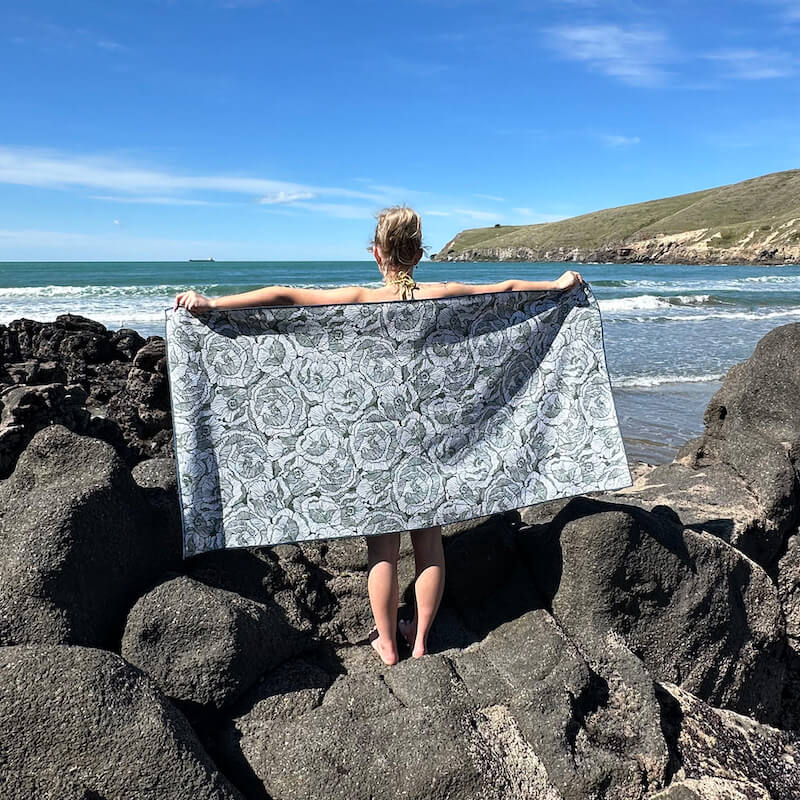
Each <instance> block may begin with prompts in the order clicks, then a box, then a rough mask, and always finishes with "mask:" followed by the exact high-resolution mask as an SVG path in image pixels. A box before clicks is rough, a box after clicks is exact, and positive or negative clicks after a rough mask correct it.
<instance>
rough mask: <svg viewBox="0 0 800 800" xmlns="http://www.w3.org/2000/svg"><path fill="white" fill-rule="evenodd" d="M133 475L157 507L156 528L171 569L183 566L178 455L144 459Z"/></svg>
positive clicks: (154, 513) (152, 506)
mask: <svg viewBox="0 0 800 800" xmlns="http://www.w3.org/2000/svg"><path fill="white" fill-rule="evenodd" d="M131 475H132V477H133V479H134V480H135V481H136V483H137V484H138V486H139V488H140V489H141V490H142V494H143V495H144V496H145V497H146V498H147V501H148V503H149V504H150V507H151V508H152V509H153V528H154V533H155V535H156V537H157V539H158V541H159V543H160V544H159V549H160V552H161V553H162V554H163V556H164V563H165V565H166V566H167V567H169V568H170V569H176V570H180V569H182V567H183V546H182V537H183V527H182V525H181V508H180V501H179V499H178V479H177V475H176V472H175V459H174V458H150V459H147V460H145V461H140V462H139V463H138V464H137V465H136V466H135V467H134V468H133V469H132V470H131Z"/></svg>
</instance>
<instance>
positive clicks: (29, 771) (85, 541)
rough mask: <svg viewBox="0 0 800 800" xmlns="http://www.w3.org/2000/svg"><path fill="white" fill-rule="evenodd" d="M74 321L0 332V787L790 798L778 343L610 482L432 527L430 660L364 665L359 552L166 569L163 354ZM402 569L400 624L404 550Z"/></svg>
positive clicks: (174, 501)
mask: <svg viewBox="0 0 800 800" xmlns="http://www.w3.org/2000/svg"><path fill="white" fill-rule="evenodd" d="M28 322H29V321H28ZM23 323H24V324H23ZM86 323H91V321H86ZM86 323H84V322H80V321H79V320H75V319H71V320H68V321H66V322H61V323H59V325H60V326H61V327H58V328H53V329H46V330H45V329H44V328H42V327H41V326H43V325H45V324H44V323H34V324H27V323H26V322H25V321H16V322H15V323H11V324H10V325H9V326H6V328H5V329H4V330H3V337H5V338H3V339H1V340H0V341H3V342H4V345H3V346H4V348H5V350H4V352H6V353H8V352H10V351H9V347H10V346H11V345H13V346H15V347H17V350H16V351H13V350H12V351H11V352H13V360H12V361H8V360H7V361H6V362H5V363H6V365H8V364H10V365H11V367H12V369H11V370H10V371H9V369H8V368H6V369H5V371H4V372H3V377H2V379H3V380H6V378H7V379H8V381H9V383H8V388H7V389H6V392H5V394H4V395H3V396H2V397H0V401H2V400H4V399H5V400H6V405H5V406H4V409H3V412H4V413H5V416H4V417H0V420H6V421H8V420H11V419H12V418H13V419H18V420H19V419H23V420H28V419H29V420H32V421H31V422H30V427H33V428H36V427H37V426H40V427H39V429H37V430H34V431H32V432H31V431H30V430H29V429H28V423H27V422H24V421H23V423H22V424H21V427H22V429H23V431H24V436H23V438H21V439H19V440H17V444H15V445H13V447H11V446H10V447H9V450H8V451H7V452H11V451H12V450H13V448H14V447H16V448H17V449H19V453H18V454H17V455H16V456H14V457H10V458H8V460H7V462H6V463H7V465H8V469H9V470H13V472H11V474H10V476H9V477H8V478H6V479H5V480H2V481H0V644H4V645H5V646H0V760H1V761H2V769H1V770H0V776H1V777H0V782H3V783H0V794H2V795H3V796H4V797H5V796H8V797H12V798H16V797H20V798H23V797H32V796H41V797H48V796H53V797H56V796H58V797H66V798H71V797H75V798H90V797H145V798H146V797H155V796H159V797H176V798H181V797H184V796H185V797H202V798H205V797H208V798H212V797H213V798H216V797H248V798H249V797H252V798H259V800H263V798H273V799H274V800H281V799H282V798H300V797H303V798H305V797H317V796H325V797H330V798H332V800H333V799H335V798H337V797H347V798H360V797H365V798H366V797H372V798H376V800H377V798H383V797H386V798H389V797H391V798H394V797H398V796H403V797H407V798H415V797H418V798H423V797H424V798H436V797H441V798H444V797H447V798H475V797H481V798H484V799H485V800H491V799H492V798H501V797H502V798H506V797H513V798H520V800H525V799H526V798H531V799H533V798H536V799H537V800H538V798H551V799H552V800H556V799H558V798H561V799H562V800H568V799H570V798H575V799H576V800H577V799H578V798H580V799H581V800H583V798H587V797H607V798H620V799H622V798H625V800H638V799H641V800H650V799H651V798H659V800H684V798H703V800H705V799H706V798H728V797H729V798H762V797H763V798H775V799H778V800H790V799H791V800H793V799H794V798H796V797H797V796H800V649H799V646H800V533H798V530H797V526H798V519H799V515H800V494H798V491H797V486H798V479H797V471H796V470H797V463H798V462H797V457H796V454H797V453H798V452H799V451H800V448H798V440H800V410H798V406H797V400H796V398H797V396H798V394H797V389H798V388H799V387H798V384H800V369H799V368H798V366H797V364H796V363H795V359H794V358H793V354H794V353H796V352H797V351H798V350H797V345H798V344H800V325H792V326H784V328H781V329H777V330H775V331H773V332H772V333H771V334H769V335H768V336H767V337H765V338H764V339H763V340H762V342H761V343H760V344H759V346H758V347H757V348H756V351H755V352H754V354H753V356H752V357H751V359H750V360H749V361H748V362H745V363H744V364H742V365H739V366H738V367H736V368H734V369H733V370H731V371H730V373H729V374H728V376H727V377H726V379H725V381H723V385H722V389H721V390H720V392H719V393H718V395H716V396H715V398H714V399H713V400H712V402H711V403H710V404H709V407H708V409H707V411H706V418H705V423H706V428H705V431H704V433H703V435H702V436H701V437H698V439H696V440H693V441H692V442H690V443H688V444H687V445H686V446H685V447H684V448H683V450H682V451H681V453H680V454H679V458H678V459H676V461H675V462H673V463H672V464H668V465H662V466H659V467H655V468H644V469H642V470H640V471H639V474H638V476H637V480H636V484H635V485H634V486H633V487H632V488H630V489H626V490H623V491H620V492H614V493H607V494H603V495H597V496H596V497H593V498H571V499H566V500H560V501H555V502H551V503H545V504H541V505H538V506H535V507H532V508H530V509H524V510H522V511H521V513H511V514H506V515H497V516H494V517H491V518H483V519H478V520H473V521H471V522H466V523H460V524H458V525H453V526H449V527H448V528H446V529H445V531H444V543H445V557H446V561H447V585H446V589H445V595H444V598H443V601H442V606H441V609H440V611H439V614H438V616H437V621H436V624H435V626H434V629H433V631H432V632H431V636H430V639H429V645H430V653H429V654H428V655H426V656H424V657H423V658H421V659H418V660H417V659H413V658H411V657H410V654H409V653H408V652H407V651H401V652H402V657H401V661H400V663H399V664H397V665H395V666H393V667H385V666H384V665H383V664H382V662H381V661H380V660H379V659H378V657H377V655H376V654H375V653H374V651H373V650H372V648H371V647H370V646H369V644H368V634H369V631H370V628H371V627H372V620H371V615H370V610H369V604H368V599H367V591H366V583H367V580H366V579H367V562H366V548H365V546H364V541H363V540H362V539H349V540H334V541H330V542H316V543H307V544H306V543H303V544H301V545H281V546H278V547H272V548H268V547H263V548H239V549H232V550H223V551H216V552H210V553H204V554H201V555H199V556H195V557H193V558H190V559H187V560H183V559H182V558H181V547H180V535H181V526H180V517H179V507H178V498H177V486H176V479H175V472H174V460H173V458H172V457H171V456H170V455H169V454H164V453H161V452H160V451H162V450H164V449H165V448H166V447H167V445H166V437H161V438H159V431H161V432H162V433H163V432H164V431H166V430H167V429H168V428H169V425H170V422H169V418H168V416H167V417H166V422H165V417H164V412H165V411H167V410H168V408H169V405H168V401H169V398H168V396H165V395H164V393H163V389H164V387H165V386H166V384H165V383H163V381H164V380H165V374H164V373H163V372H162V367H163V353H164V351H163V342H162V341H160V340H159V339H158V338H157V337H151V338H150V339H149V340H147V341H144V340H137V339H136V338H135V337H132V336H128V335H124V336H120V335H116V334H110V335H106V334H103V333H102V331H99V330H98V329H97V328H95V327H93V325H94V323H92V324H91V325H89V324H86ZM35 326H40V327H39V328H37V327H35ZM70 326H72V327H70ZM9 330H11V331H13V332H14V336H13V337H12V336H10V334H9V333H8V331H9ZM73 335H77V336H79V338H78V339H76V340H75V341H72V342H71V343H70V339H71V337H72V336H73ZM98 337H99V338H98ZM101 340H102V341H101ZM79 341H84V342H85V343H86V346H87V348H88V352H89V353H90V354H91V358H90V360H86V359H83V360H81V358H80V351H79V348H78V345H77V342H79ZM103 342H105V344H103ZM9 343H10V344H9ZM36 353H42V354H43V357H44V356H46V357H47V358H48V360H47V361H39V360H37V359H38V356H37V355H36ZM62 353H63V354H64V361H63V362H62V361H60V360H59V359H60V358H61V354H62ZM115 353H117V354H118V355H115ZM109 354H111V355H110V358H111V360H110V361H105V362H103V361H102V360H99V359H101V358H106V357H109ZM115 362H116V363H118V364H124V365H127V371H126V372H125V375H124V376H123V377H121V378H120V381H122V382H121V383H119V384H117V385H116V390H115V391H113V392H111V391H110V389H111V388H113V387H112V384H111V383H110V382H107V381H106V382H104V381H102V380H101V381H100V382H99V383H98V382H97V381H98V378H97V376H98V375H99V374H100V371H99V370H97V369H96V368H97V367H98V365H103V364H105V365H108V364H113V363H115ZM82 365H83V366H82ZM90 367H91V369H90ZM107 375H108V373H107ZM12 377H13V381H12ZM35 380H41V381H47V382H42V383H39V384H36V383H25V381H35ZM93 381H94V382H93ZM102 386H105V387H107V388H108V389H109V391H110V393H109V394H106V395H105V400H104V401H103V402H104V403H105V405H104V409H105V412H106V413H107V414H108V416H107V417H103V416H99V415H98V414H97V411H98V409H99V408H100V405H99V403H100V399H99V398H101V397H103V396H104V390H103V389H102V388H101V387H102ZM59 387H61V388H59ZM121 387H125V388H124V392H126V393H128V394H129V395H130V396H129V397H128V398H127V399H125V398H123V397H122V396H121V395H120V394H119V393H120V392H122V391H123V389H122V388H121ZM167 388H168V387H167ZM28 391H33V392H34V393H35V394H34V396H33V397H31V396H27V397H28V399H25V398H26V394H25V392H28ZM37 392H38V394H36V393H37ZM68 395H69V396H70V397H71V398H72V399H71V400H69V401H67V396H68ZM35 398H38V399H39V400H40V401H41V405H39V406H37V405H36V402H37V400H36V399H35ZM48 404H49V405H48ZM25 408H30V410H29V411H24V410H21V409H25ZM48 409H49V411H48ZM59 409H61V410H64V411H65V412H66V410H67V409H68V410H69V415H67V414H66V413H65V414H64V416H63V419H64V420H65V422H64V423H63V424H62V423H56V424H53V423H52V421H48V419H49V418H48V414H51V413H52V414H53V415H54V414H56V412H57V411H58V410H59ZM25 414H28V415H30V416H27V417H25V416H24V415H25ZM20 415H23V416H20ZM37 415H38V416H37ZM37 420H38V421H37ZM87 420H88V422H87ZM92 420H104V421H105V422H106V423H107V424H108V425H110V426H113V427H112V428H108V427H106V428H99V427H93V425H94V424H95V423H92ZM81 425H83V426H84V427H83V429H82V430H76V429H77V428H78V427H80V426H81ZM165 425H166V427H164V426H165ZM8 427H9V425H6V429H8ZM2 428H3V423H2V422H0V429H2ZM109 430H114V431H116V432H117V433H118V435H119V437H120V442H121V444H119V443H118V444H117V445H116V446H115V445H112V444H110V443H109V442H108V440H107V439H105V440H104V436H105V435H106V434H107V433H108V431H109ZM28 434H30V435H29V436H28ZM7 435H8V434H7ZM26 436H27V437H28V438H27V440H25V437H26ZM2 441H3V439H2V430H0V442H2ZM153 443H155V446H153ZM151 452H152V453H153V454H154V455H153V456H152V457H150V454H151ZM399 575H400V589H401V597H402V608H401V614H403V615H406V616H408V615H409V614H410V606H409V603H410V602H411V600H412V598H413V582H414V560H413V552H412V549H411V547H410V542H409V539H408V537H402V540H401V552H400V567H399ZM86 645H91V646H90V647H87V646H86ZM97 648H103V649H97ZM87 731H90V732H92V733H93V735H92V737H89V738H87V736H88V735H87ZM123 781H124V784H123Z"/></svg>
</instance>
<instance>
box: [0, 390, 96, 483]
mask: <svg viewBox="0 0 800 800" xmlns="http://www.w3.org/2000/svg"><path fill="white" fill-rule="evenodd" d="M0 401H2V404H3V405H2V411H0V478H6V477H8V476H9V475H10V474H11V473H12V471H13V470H14V466H15V465H16V463H17V459H18V458H19V456H20V453H22V451H23V450H24V449H25V448H26V447H27V446H28V442H30V440H31V439H32V438H33V435H34V434H35V433H36V432H37V431H40V430H41V429H42V428H45V427H47V426H48V425H54V424H58V425H63V426H64V427H66V428H69V429H70V430H73V431H77V432H79V433H84V432H85V431H86V430H87V429H88V428H89V426H90V420H91V414H90V413H89V412H88V411H87V410H86V407H85V406H86V391H85V390H84V389H83V388H82V387H81V386H79V385H77V384H75V385H70V386H64V384H63V383H50V384H46V385H44V386H25V385H21V386H12V387H10V388H8V389H6V390H5V391H4V392H3V393H2V395H1V396H0Z"/></svg>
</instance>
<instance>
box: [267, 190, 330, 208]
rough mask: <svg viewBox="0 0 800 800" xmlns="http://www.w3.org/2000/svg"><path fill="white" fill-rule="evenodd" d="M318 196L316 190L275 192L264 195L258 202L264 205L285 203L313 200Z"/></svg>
mask: <svg viewBox="0 0 800 800" xmlns="http://www.w3.org/2000/svg"><path fill="white" fill-rule="evenodd" d="M315 197H316V195H315V194H314V192H283V191H281V192H274V193H273V194H268V195H265V196H264V197H262V198H261V199H260V200H259V201H258V202H259V203H263V204H264V205H280V204H283V203H295V202H297V201H298V200H313V199H314V198H315Z"/></svg>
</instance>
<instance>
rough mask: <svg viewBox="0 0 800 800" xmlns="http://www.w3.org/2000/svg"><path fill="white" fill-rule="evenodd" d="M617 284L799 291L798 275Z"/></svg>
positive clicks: (623, 283) (646, 288)
mask: <svg viewBox="0 0 800 800" xmlns="http://www.w3.org/2000/svg"><path fill="white" fill-rule="evenodd" d="M619 285H620V286H623V287H626V288H630V289H643V290H644V291H649V292H652V291H654V290H655V291H656V292H658V291H659V290H660V291H663V292H696V291H709V292H721V291H741V290H743V289H744V290H746V291H748V292H769V291H786V290H787V289H788V290H797V291H800V275H753V276H750V277H747V278H720V279H719V280H715V279H713V278H711V279H709V278H698V279H696V280H694V279H689V280H680V279H678V280H651V279H648V278H634V279H627V280H621V281H619Z"/></svg>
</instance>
